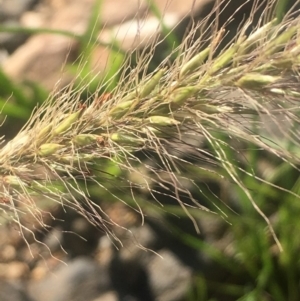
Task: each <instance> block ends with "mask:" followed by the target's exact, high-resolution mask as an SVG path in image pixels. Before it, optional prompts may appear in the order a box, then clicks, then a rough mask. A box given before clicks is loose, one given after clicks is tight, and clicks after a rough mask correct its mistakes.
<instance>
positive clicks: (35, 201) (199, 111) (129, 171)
mask: <svg viewBox="0 0 300 301" xmlns="http://www.w3.org/2000/svg"><path fill="white" fill-rule="evenodd" d="M268 14H269V10H268V9H267V10H266V11H265V13H264V14H263V16H262V17H261V23H260V24H259V25H258V26H257V27H256V28H255V29H253V30H252V31H251V33H250V34H246V32H247V31H248V30H249V28H251V26H252V24H251V20H249V21H248V22H246V24H245V25H244V26H243V27H242V28H241V29H240V31H239V34H238V35H237V36H236V37H235V39H234V40H233V41H231V42H230V43H229V44H228V45H227V46H226V47H223V46H222V47H223V48H222V51H219V50H220V46H219V45H220V43H221V41H222V39H223V37H224V36H226V32H225V31H224V30H220V31H217V32H214V33H213V34H212V35H211V36H210V38H209V40H207V38H206V36H207V33H208V29H207V30H206V31H205V30H204V31H203V32H204V34H203V36H201V37H200V38H199V40H197V41H196V42H195V41H194V42H193V44H191V43H190V42H189V41H190V40H191V38H192V37H193V35H194V34H195V33H196V32H197V31H198V30H199V28H200V27H201V26H204V25H203V24H202V25H201V26H199V27H195V28H194V30H193V32H192V33H191V34H190V36H188V37H187V38H186V40H185V41H184V42H183V43H182V44H181V46H180V47H179V49H176V50H175V51H174V53H173V57H174V54H175V55H176V59H175V61H174V62H173V63H172V64H170V58H167V59H166V60H165V61H164V62H163V63H162V64H161V65H160V66H159V67H157V69H156V70H155V71H154V72H153V73H151V74H148V75H147V76H142V78H140V74H141V73H143V74H146V71H145V70H147V68H148V65H149V63H150V61H151V54H150V55H149V54H148V55H147V56H144V57H139V61H138V67H137V68H136V69H134V68H132V69H131V67H130V66H127V67H126V68H124V70H126V72H123V71H122V72H123V75H122V76H121V80H120V82H119V84H118V85H117V87H116V88H115V89H114V90H113V92H111V93H110V94H109V95H107V94H106V95H104V96H103V95H98V94H95V95H93V97H91V98H90V99H89V100H88V102H87V103H82V102H81V101H80V99H79V94H80V91H74V90H72V87H69V88H66V89H64V90H63V91H60V92H59V93H57V94H53V95H52V96H51V98H49V100H48V101H47V102H46V103H45V104H44V105H43V106H42V107H40V108H37V109H36V110H35V112H34V113H33V114H32V117H31V119H30V120H29V121H28V123H27V125H26V126H25V127H24V128H23V130H22V131H21V132H20V133H19V134H18V135H17V136H16V137H15V138H14V139H13V140H11V141H9V142H8V143H4V140H3V141H2V142H3V147H2V149H1V150H0V175H1V192H0V193H1V195H0V196H1V203H2V204H1V210H2V211H3V216H5V217H6V218H7V219H9V220H11V221H15V222H16V223H17V224H18V225H19V227H20V230H21V233H23V232H24V231H25V229H27V230H28V231H31V230H29V229H28V228H26V227H25V226H24V224H23V222H22V219H23V216H24V215H28V214H29V215H31V216H32V217H33V218H34V219H35V221H36V222H37V223H38V224H40V226H42V227H46V224H45V222H44V214H45V212H47V207H43V206H44V204H45V202H46V203H47V202H50V203H58V204H61V206H64V207H71V208H73V209H75V210H76V211H78V212H80V213H81V214H82V215H83V216H85V217H86V218H87V219H88V220H89V221H90V222H91V223H93V224H95V225H97V226H100V227H101V228H104V229H105V230H106V231H107V232H108V233H110V234H111V235H114V234H113V233H112V232H111V230H110V226H109V224H114V221H113V220H111V219H110V217H109V216H108V215H107V214H106V213H105V212H104V210H102V208H101V207H100V205H99V204H98V203H97V202H95V201H93V200H92V199H91V197H90V193H89V189H90V188H89V187H90V183H93V184H94V185H97V187H98V189H101V190H104V191H107V193H111V197H112V199H113V198H114V199H115V200H117V201H121V202H125V203H127V199H128V197H127V199H126V198H125V197H124V198H122V197H121V196H120V195H117V194H114V190H111V185H112V183H115V184H114V185H116V183H122V185H123V186H124V187H125V186H126V187H128V188H129V189H130V190H129V191H131V195H130V198H131V200H132V202H131V203H130V202H128V205H129V206H131V207H132V208H133V209H134V210H136V211H138V212H140V213H141V215H142V216H143V210H144V207H143V206H146V205H145V204H141V203H140V202H139V197H138V195H139V192H140V191H144V190H147V191H148V193H149V194H150V195H151V196H152V197H153V199H154V200H157V201H158V202H159V200H158V196H159V195H160V194H161V195H168V197H170V198H172V199H174V202H178V203H179V204H180V206H181V208H182V210H183V211H184V212H185V213H186V214H188V215H189V216H190V217H191V219H192V220H193V222H194V224H195V227H196V228H197V223H196V221H194V219H193V216H192V214H191V213H190V209H191V208H200V209H205V208H204V206H202V205H201V204H200V202H199V200H197V199H195V198H194V197H193V194H192V189H194V188H196V187H197V185H198V184H197V181H199V179H198V178H199V177H202V176H203V180H202V181H206V180H207V179H214V180H216V181H223V180H224V179H228V180H229V181H231V182H233V183H235V184H236V185H238V186H239V187H240V188H241V189H242V191H243V192H244V194H245V196H246V197H247V198H248V200H249V201H250V202H251V203H252V204H253V206H254V207H255V209H256V210H257V211H258V212H259V213H260V214H261V216H262V217H263V218H264V219H265V220H266V223H267V224H268V225H269V229H270V231H271V233H272V234H273V237H274V239H275V240H276V242H277V243H278V245H279V246H280V243H279V242H278V240H277V238H276V235H275V233H274V232H273V228H272V225H271V224H270V222H269V220H268V218H267V217H266V216H265V215H264V213H263V212H261V211H260V209H259V207H258V206H257V205H256V204H255V201H254V199H253V195H252V191H251V190H250V189H248V187H247V186H246V184H244V183H243V182H242V181H241V180H240V175H241V174H245V175H248V176H251V177H253V178H255V179H256V180H257V181H258V182H259V181H261V182H262V183H266V184H269V185H273V186H274V187H275V185H274V184H272V183H271V182H270V183H269V182H268V180H266V179H264V178H263V177H261V176H260V175H257V174H256V173H254V172H252V171H251V169H249V168H247V167H246V166H245V164H240V162H239V161H242V159H241V158H242V156H243V155H242V153H241V152H240V151H239V150H238V149H236V148H235V146H234V145H235V143H243V142H247V143H251V144H252V145H256V146H257V147H258V148H259V149H261V150H265V151H267V152H269V153H271V154H273V155H275V156H277V157H278V158H279V159H280V160H283V161H286V162H288V163H289V164H291V166H293V167H294V168H297V165H298V163H299V156H298V154H297V152H293V151H292V150H291V149H294V150H295V149H296V148H297V147H299V135H298V130H297V129H296V130H295V125H296V124H298V123H299V118H298V112H299V100H300V91H299V74H298V68H299V62H300V44H299V28H300V27H299V26H300V25H299V23H300V18H299V17H293V16H287V17H286V18H285V19H284V20H283V21H282V22H281V23H280V24H277V23H278V22H276V20H270V21H268V22H266V21H265V19H266V18H265V17H266V16H267V15H268ZM262 20H264V23H262V22H263V21H262ZM204 40H205V43H204V42H203V41H204ZM187 45H188V46H187ZM203 45H205V46H203ZM154 47H155V46H154ZM171 55H172V54H170V57H171ZM142 70H143V71H142ZM141 71H142V72H141ZM105 84H107V83H103V85H102V86H101V87H99V91H100V90H101V91H102V90H103V87H104V86H105ZM266 120H268V122H269V123H270V124H271V127H269V128H265V124H266ZM283 122H284V124H283ZM272 133H276V135H274V134H272ZM284 141H285V142H289V143H290V144H291V145H292V146H293V148H289V149H288V148H287V147H285V145H286V144H284V143H283V142H284ZM228 150H230V152H233V153H234V154H235V156H236V159H235V160H233V159H232V158H229V157H228V155H227V153H228ZM142 157H143V159H142ZM244 163H245V162H244ZM111 165H112V166H114V167H115V169H114V170H115V171H116V172H115V174H112V172H111V171H110V172H107V170H108V169H107V166H111ZM243 166H244V167H243ZM116 181H118V182H116ZM200 181H201V180H200ZM158 188H161V190H160V189H158ZM276 188H278V189H281V188H280V187H276ZM199 189H200V188H199ZM287 193H289V192H288V191H287ZM203 194H204V193H203ZM295 197H299V196H298V195H295ZM221 214H222V212H221ZM32 233H33V232H32Z"/></svg>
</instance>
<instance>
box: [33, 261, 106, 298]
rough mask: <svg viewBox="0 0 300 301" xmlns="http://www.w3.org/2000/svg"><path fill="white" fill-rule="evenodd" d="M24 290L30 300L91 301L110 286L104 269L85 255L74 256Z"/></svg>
mask: <svg viewBox="0 0 300 301" xmlns="http://www.w3.org/2000/svg"><path fill="white" fill-rule="evenodd" d="M28 290H29V293H30V296H32V299H33V300H34V301H92V300H94V299H96V298H99V296H100V295H102V294H105V293H107V292H108V291H110V290H111V285H110V280H109V278H108V272H107V271H106V269H104V268H102V267H100V266H98V265H97V264H96V262H95V261H93V260H91V259H89V258H88V257H78V258H76V259H75V260H72V261H70V262H68V263H67V264H61V265H60V267H59V268H58V269H57V270H54V271H51V273H48V275H47V277H46V278H44V279H43V280H41V281H33V282H31V283H29V288H28ZM100 300H101V299H100Z"/></svg>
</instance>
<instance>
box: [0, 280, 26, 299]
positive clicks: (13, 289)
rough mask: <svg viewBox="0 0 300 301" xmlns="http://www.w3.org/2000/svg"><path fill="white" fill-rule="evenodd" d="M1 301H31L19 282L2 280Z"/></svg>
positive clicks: (0, 282)
mask: <svg viewBox="0 0 300 301" xmlns="http://www.w3.org/2000/svg"><path fill="white" fill-rule="evenodd" d="M0 300H1V301H31V299H30V298H29V297H28V296H27V295H26V293H25V292H24V290H23V289H22V287H21V286H20V285H19V284H18V283H17V282H6V281H2V280H1V281H0Z"/></svg>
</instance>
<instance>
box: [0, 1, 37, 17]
mask: <svg viewBox="0 0 300 301" xmlns="http://www.w3.org/2000/svg"><path fill="white" fill-rule="evenodd" d="M38 1H39V0H2V1H0V22H1V21H3V20H11V19H18V18H19V17H20V16H21V15H22V14H23V13H24V12H25V11H27V10H30V9H31V8H32V7H33V6H34V5H36V4H37V3H38Z"/></svg>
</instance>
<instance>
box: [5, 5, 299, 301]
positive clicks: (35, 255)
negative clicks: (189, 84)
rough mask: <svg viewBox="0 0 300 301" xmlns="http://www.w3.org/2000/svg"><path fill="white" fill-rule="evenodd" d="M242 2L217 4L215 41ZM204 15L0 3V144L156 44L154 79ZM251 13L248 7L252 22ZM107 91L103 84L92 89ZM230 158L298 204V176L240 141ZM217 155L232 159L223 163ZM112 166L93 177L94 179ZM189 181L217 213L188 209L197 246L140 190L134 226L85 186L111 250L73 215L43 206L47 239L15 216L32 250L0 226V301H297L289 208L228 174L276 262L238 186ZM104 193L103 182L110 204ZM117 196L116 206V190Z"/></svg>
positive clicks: (183, 222)
mask: <svg viewBox="0 0 300 301" xmlns="http://www.w3.org/2000/svg"><path fill="white" fill-rule="evenodd" d="M254 2H257V1H244V0H243V1H234V0H233V1H224V2H223V4H222V9H221V10H220V11H223V12H222V14H221V15H219V20H220V22H219V25H218V26H219V27H221V26H222V25H223V24H225V23H226V22H227V21H228V20H229V19H230V17H231V16H234V17H233V18H232V21H231V22H229V23H228V24H227V25H226V28H227V30H228V31H229V34H228V36H227V40H226V41H225V42H224V43H226V42H228V41H230V39H232V38H233V37H234V36H235V34H236V31H237V29H238V28H239V26H240V24H241V22H244V21H245V20H247V18H248V17H249V14H250V11H251V8H252V6H253V4H254ZM295 2H296V1H280V3H281V4H282V7H281V8H280V7H279V9H278V10H276V11H275V12H274V13H275V14H276V15H277V17H280V16H283V15H284V12H285V11H287V10H288V9H289V8H291V7H292V6H293V4H295ZM262 3H263V2H262ZM215 4H216V3H215V1H214V0H195V1H194V0H185V1H182V0H126V1H124V0H102V1H100V0H99V1H98V0H0V106H1V110H2V113H1V122H3V121H4V119H6V120H5V123H4V124H3V126H2V127H1V128H0V132H1V136H2V135H5V136H6V138H7V139H8V140H9V139H11V138H12V137H14V135H15V134H16V133H17V132H18V131H19V130H20V129H21V128H22V126H23V125H24V124H25V123H26V121H27V120H28V119H29V117H30V115H31V112H32V110H33V108H34V107H35V106H36V105H40V104H42V103H43V102H44V101H45V100H46V99H47V98H48V96H49V94H50V93H52V92H53V91H57V90H58V89H61V88H63V87H65V86H66V85H68V84H70V83H72V85H73V86H74V87H75V88H76V89H77V88H78V89H81V88H82V87H84V89H83V90H82V91H81V95H80V97H81V98H82V100H83V101H84V100H85V99H87V98H88V97H90V96H91V95H93V93H94V92H95V91H96V90H97V89H99V85H100V83H101V81H103V79H104V78H105V79H107V78H110V77H112V76H113V75H114V74H115V73H116V71H117V70H119V69H120V68H122V66H123V62H124V60H125V59H126V57H128V56H132V63H133V64H134V63H136V62H135V58H136V56H135V53H136V51H146V52H147V51H150V48H149V50H148V48H147V47H148V46H149V45H151V43H152V44H153V43H154V42H155V41H157V40H158V39H163V41H162V42H161V43H160V44H159V46H158V47H157V49H156V50H155V52H154V56H153V60H152V62H151V64H152V68H153V69H154V68H155V67H156V66H158V64H159V63H160V62H161V61H162V60H163V59H164V58H165V57H166V56H167V55H168V54H170V53H171V52H172V50H173V49H175V48H176V47H177V46H179V45H180V43H181V41H182V39H183V38H184V36H185V35H186V34H187V33H188V31H189V29H190V28H191V25H192V24H193V22H195V23H197V22H200V21H202V20H204V19H205V18H206V17H207V16H208V15H209V13H210V12H211V11H212V10H213V8H214V5H215ZM263 8H264V5H262V6H261V8H260V9H261V10H262V9H263ZM259 15H260V10H258V11H257V15H256V17H257V19H258V17H259ZM254 19H255V18H254ZM210 21H211V19H208V21H207V23H208V24H209V23H210ZM196 37H197V35H196V36H195V38H196ZM121 80H122V79H121V78H117V77H116V78H115V79H114V80H112V81H111V82H110V87H106V91H110V90H112V89H113V88H114V87H115V86H116V85H117V84H118V83H119V81H121ZM239 147H240V148H241V149H243V150H244V152H243V154H242V155H243V156H245V157H246V158H247V162H246V164H248V165H249V170H255V172H256V173H257V174H258V175H261V174H263V176H264V178H266V179H267V180H268V181H270V182H271V183H274V184H275V185H278V186H280V187H283V188H284V189H287V190H290V191H292V192H294V193H296V194H299V189H300V179H299V173H298V172H297V171H296V170H293V169H292V167H291V166H290V165H288V164H287V163H284V162H281V161H279V160H278V159H277V158H275V157H272V156H271V155H270V154H266V153H264V152H263V151H261V152H258V151H257V150H256V149H255V148H254V147H253V146H251V145H250V144H246V143H245V142H244V144H243V145H239ZM227 152H228V153H227V156H228V157H229V158H230V157H232V158H234V156H235V153H233V152H232V153H230V149H228V150H227ZM143 159H144V160H146V159H145V158H143ZM114 168H115V167H114V166H105V167H104V169H105V170H106V171H108V172H109V171H110V170H111V169H114ZM189 172H190V173H191V172H193V171H192V170H191V171H189ZM188 176H191V174H188ZM192 176H193V178H195V179H197V181H199V186H200V187H201V189H202V190H203V191H204V192H205V193H207V195H209V197H208V198H209V199H211V201H212V202H209V201H208V200H204V199H203V195H202V194H200V193H199V194H198V195H197V192H195V195H196V196H197V197H198V199H199V202H200V203H201V204H203V205H204V206H206V207H207V208H208V209H210V210H212V211H214V210H215V207H214V205H212V204H216V205H217V206H219V207H220V208H221V210H220V212H222V213H223V215H222V214H221V215H220V214H213V213H210V212H206V211H200V210H193V211H192V214H193V216H194V218H195V219H196V220H197V223H198V225H199V228H200V230H201V234H200V235H199V234H197V233H196V231H195V229H194V226H193V224H192V222H191V221H190V219H189V218H188V217H186V216H185V213H184V212H182V209H181V207H180V206H179V205H177V204H174V202H172V200H170V199H168V198H167V197H165V198H162V199H160V201H161V202H162V203H163V204H164V207H163V208H161V207H159V206H155V204H153V203H152V202H151V200H150V198H151V197H150V196H149V195H147V193H146V192H144V193H141V195H140V196H139V197H140V199H141V200H140V202H141V206H142V208H143V209H144V213H145V223H144V224H143V225H142V220H141V217H140V215H139V214H137V213H136V212H135V211H133V210H130V208H129V207H128V206H126V205H124V204H122V203H120V202H116V201H115V200H111V199H110V198H109V194H105V192H100V191H98V190H97V188H93V187H91V188H90V191H91V196H92V199H93V201H94V202H96V203H98V204H100V205H101V207H102V208H103V210H104V211H105V213H106V214H107V215H108V216H109V217H110V218H111V219H112V220H114V221H115V222H116V223H118V224H119V225H120V226H121V227H124V228H127V229H129V231H127V230H124V229H123V228H121V227H115V228H114V227H113V226H112V228H114V229H112V230H113V231H114V232H115V233H116V235H117V236H118V237H119V238H120V240H121V241H122V243H123V245H121V244H120V243H118V241H114V240H111V239H110V238H109V237H108V236H107V235H106V233H105V231H101V229H95V228H94V227H93V226H92V225H90V224H89V223H88V221H86V220H85V219H84V218H83V217H81V216H80V215H79V214H78V213H76V212H74V211H70V210H66V209H63V208H61V207H60V206H54V205H53V204H49V206H48V207H47V210H50V212H51V214H52V215H53V216H55V219H49V221H48V223H49V228H46V229H41V228H39V226H38V225H36V224H34V223H33V221H32V220H26V217H24V221H23V222H24V223H25V224H26V223H27V224H28V227H29V228H30V229H31V230H32V231H33V233H34V234H35V238H36V240H38V241H39V243H38V242H37V241H36V240H35V239H33V237H32V236H30V237H27V243H26V242H25V240H24V239H23V238H22V237H20V235H19V233H18V231H17V229H16V226H14V225H12V224H10V223H9V222H5V220H1V224H2V226H1V227H0V301H6V300H7V301H117V300H120V301H154V300H156V301H196V300H197V301H208V300H209V301H213V300H216V301H217V300H220V301H226V300H228V301H230V300H244V301H256V300H263V301H264V300H266V301H270V300H278V301H284V300H289V301H293V300H295V301H297V300H300V282H299V281H300V260H299V258H300V257H299V251H300V250H299V249H300V237H299V230H298V229H300V219H299V214H300V203H299V200H298V199H296V198H295V197H294V196H293V195H291V194H287V193H286V192H284V191H283V190H276V189H274V188H272V187H271V186H270V185H266V184H263V183H258V182H257V180H255V179H254V178H253V177H250V176H247V175H246V174H241V175H240V176H241V178H242V180H243V183H245V185H247V187H251V190H252V192H253V194H254V196H255V201H256V203H257V204H258V205H259V206H260V208H261V209H262V211H263V212H264V213H265V214H266V215H267V216H268V217H269V218H270V221H271V222H272V225H273V227H274V229H275V232H276V234H277V235H278V237H279V239H280V242H281V243H282V245H283V248H284V252H283V253H280V252H279V250H278V247H277V246H276V244H275V242H274V240H273V239H272V237H271V235H270V233H269V232H268V231H267V225H266V223H265V221H264V220H263V219H262V218H261V216H260V215H259V214H258V213H257V212H256V210H255V209H254V208H253V207H252V205H251V204H250V203H249V201H248V200H245V196H244V194H243V193H241V191H240V189H239V188H238V187H236V186H235V185H234V184H232V183H230V182H226V181H224V182H220V180H219V179H214V178H212V177H211V176H208V175H206V174H193V175H192ZM117 185H118V183H112V185H111V190H113V189H115V191H113V192H114V193H115V194H116V195H118V194H120V191H119V190H118V189H117V188H116V186H117ZM121 193H122V194H123V195H122V198H123V199H124V200H125V201H126V202H128V203H129V204H130V202H132V200H131V194H130V190H129V189H128V191H127V192H126V195H124V191H122V192H121ZM220 200H222V201H220ZM229 207H230V208H233V210H231V209H229ZM40 242H42V243H40Z"/></svg>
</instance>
